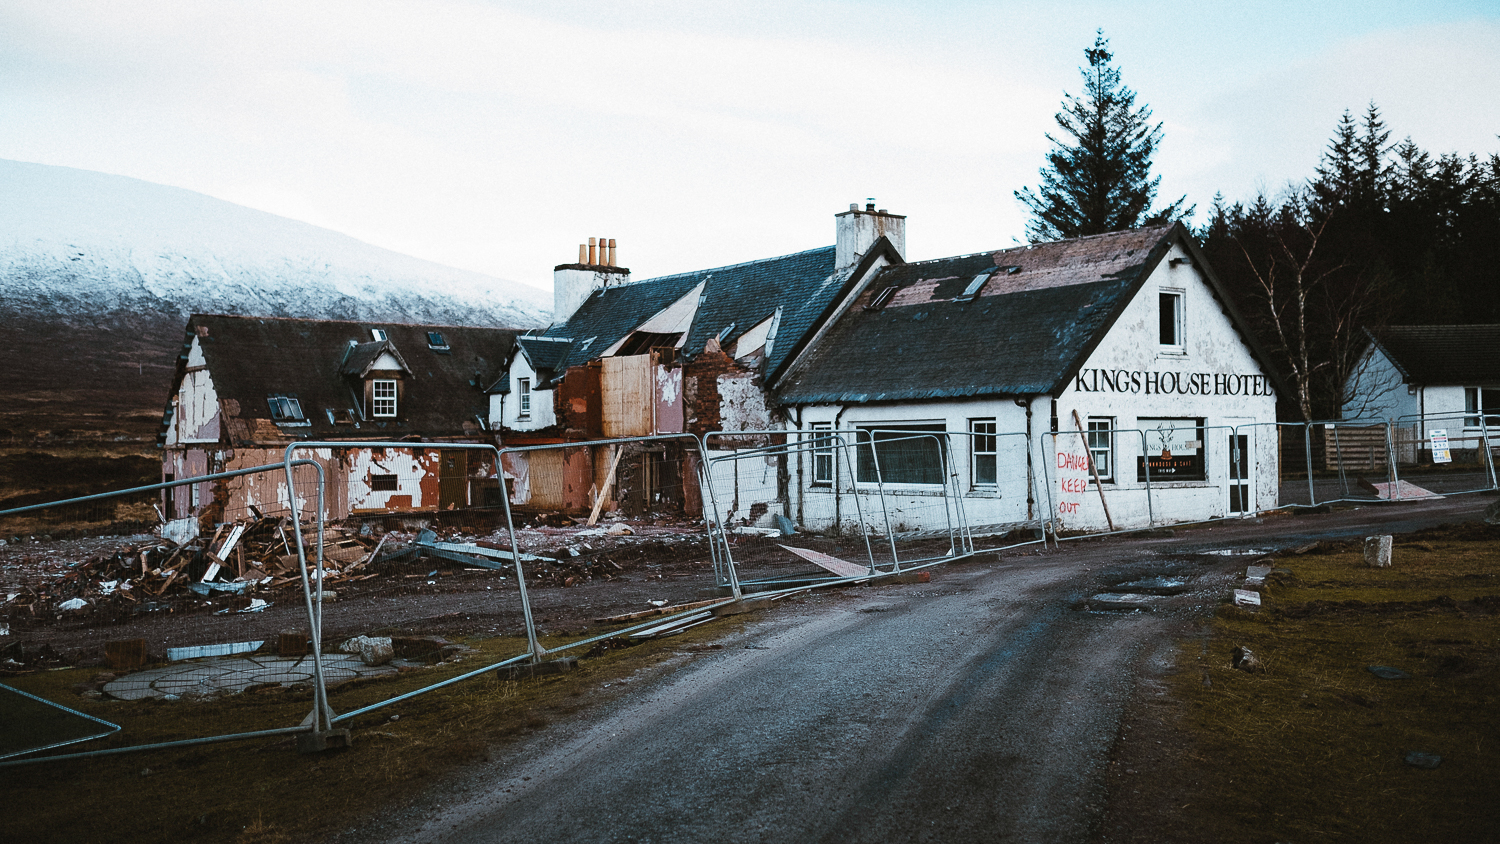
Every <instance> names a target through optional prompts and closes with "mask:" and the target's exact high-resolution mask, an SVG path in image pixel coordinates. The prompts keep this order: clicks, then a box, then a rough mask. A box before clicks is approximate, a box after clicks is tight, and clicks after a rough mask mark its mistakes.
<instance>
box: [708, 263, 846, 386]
mask: <svg viewBox="0 0 1500 844" xmlns="http://www.w3.org/2000/svg"><path fill="white" fill-rule="evenodd" d="M833 263H834V247H832V246H825V247H823V248H821V249H812V250H809V251H807V252H798V253H796V254H794V255H783V256H781V257H779V258H767V259H764V260H761V261H752V262H750V263H747V264H735V265H734V266H729V267H719V268H717V269H712V270H703V271H701V272H698V273H692V274H691V275H693V276H694V277H697V278H699V279H700V280H701V279H702V278H707V279H708V285H707V286H706V287H705V288H704V290H703V302H702V303H701V304H700V305H699V306H698V314H697V316H696V317H695V318H694V319H693V327H692V329H691V330H689V331H688V335H687V342H685V343H684V344H683V347H682V351H683V356H684V357H685V358H687V359H689V360H691V359H692V358H693V357H694V356H696V355H699V354H701V353H702V352H703V346H704V344H706V343H707V342H708V340H709V338H710V337H718V336H719V334H720V332H723V331H724V330H725V329H726V328H728V329H729V331H728V332H727V333H725V334H724V336H723V337H721V338H720V342H721V343H723V344H724V345H725V346H728V345H729V344H730V343H733V342H734V341H735V340H737V339H739V337H740V335H742V334H744V333H745V332H746V331H748V330H750V329H751V328H754V327H755V326H757V325H759V324H760V323H762V322H764V321H766V320H767V319H770V318H771V316H772V315H774V314H775V313H776V309H777V308H780V309H781V321H780V323H779V324H778V325H777V327H776V338H775V340H774V341H773V342H772V344H771V355H770V357H769V358H767V360H766V367H765V371H766V372H767V373H774V372H775V371H776V370H777V369H778V368H779V367H780V366H781V365H782V363H783V362H784V361H785V360H786V358H787V353H788V352H789V351H790V350H791V348H792V346H793V345H794V343H795V342H796V341H797V340H798V339H799V338H801V337H802V335H803V334H805V333H807V331H809V330H810V329H811V328H812V327H813V324H814V323H815V322H816V321H817V319H818V317H819V315H821V314H822V312H823V311H824V310H825V309H826V308H827V307H828V305H829V304H830V303H831V302H832V300H833V299H834V298H835V297H837V296H838V295H839V292H840V291H841V290H842V288H843V281H844V277H843V276H842V275H836V274H835V273H834V271H833V270H834V267H833ZM731 326H732V328H731Z"/></svg>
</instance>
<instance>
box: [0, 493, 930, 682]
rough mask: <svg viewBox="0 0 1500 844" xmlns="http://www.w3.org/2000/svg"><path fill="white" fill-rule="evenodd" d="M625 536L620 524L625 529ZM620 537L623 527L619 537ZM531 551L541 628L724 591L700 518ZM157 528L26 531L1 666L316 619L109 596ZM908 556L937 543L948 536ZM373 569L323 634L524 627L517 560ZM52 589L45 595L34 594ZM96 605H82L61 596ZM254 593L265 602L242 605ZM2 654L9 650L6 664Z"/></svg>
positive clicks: (286, 589)
mask: <svg viewBox="0 0 1500 844" xmlns="http://www.w3.org/2000/svg"><path fill="white" fill-rule="evenodd" d="M627 529H628V531H629V533H628V534H623V532H624V531H625V530H627ZM440 533H441V535H440V538H441V539H442V540H443V541H445V542H455V543H464V542H474V541H476V540H481V541H488V542H491V543H499V544H503V545H506V546H508V544H509V537H508V535H507V534H506V533H505V532H504V531H500V530H489V531H485V530H479V531H473V530H469V531H465V530H462V529H441V528H440ZM622 534H623V535H622ZM414 538H415V535H414V534H411V533H399V532H397V533H393V534H392V535H391V537H390V538H389V539H388V540H387V546H386V550H387V552H389V551H390V550H392V549H399V548H401V547H402V546H408V547H411V546H410V543H411V542H412V541H413V540H414ZM517 539H518V542H519V544H520V546H521V550H522V551H523V552H524V553H530V554H537V555H540V556H543V557H545V558H548V559H547V560H545V561H543V562H539V563H535V564H532V565H529V566H528V567H527V569H526V571H525V576H526V587H527V591H528V594H529V597H530V600H531V605H532V613H533V616H534V618H535V621H536V625H537V628H538V632H539V634H540V635H571V634H582V633H583V632H585V631H586V630H587V629H588V628H589V627H590V626H591V625H593V624H594V623H595V620H596V619H600V618H606V617H610V616H616V615H621V614H625V613H631V612H638V611H642V610H650V609H652V608H653V607H655V606H659V605H661V604H662V603H663V602H665V603H666V604H668V605H671V604H680V603H686V602H690V601H695V600H702V599H705V598H709V597H716V596H717V595H718V594H719V592H718V591H716V590H715V586H716V578H715V574H714V567H713V563H712V557H711V555H710V553H709V548H708V544H707V541H706V540H705V538H704V535H703V532H702V528H701V527H695V526H692V525H688V524H683V523H680V522H670V521H668V520H662V519H654V520H635V521H631V520H624V519H619V520H607V521H606V522H604V523H602V524H601V525H599V526H595V527H592V528H588V527H548V526H544V525H534V526H530V527H524V528H520V529H518V531H517ZM159 543H160V540H159V539H158V538H157V537H155V536H152V535H135V536H121V537H90V538H80V539H68V540H52V541H43V540H40V539H38V540H36V541H30V540H25V541H22V542H21V543H19V544H7V545H4V546H0V600H3V601H4V604H0V623H3V624H5V625H8V627H9V631H10V634H9V635H8V636H5V637H0V649H3V651H0V671H22V670H34V669H36V668H43V667H52V666H57V665H63V664H69V665H78V664H82V665H89V664H93V663H94V662H95V661H97V660H100V659H102V657H103V648H104V644H105V643H106V642H108V641H112V640H122V639H145V641H146V647H147V652H148V653H150V654H152V655H153V656H154V657H162V656H164V655H165V653H166V650H167V648H172V647H184V646H190V645H205V644H220V643H226V642H242V641H257V640H264V641H267V642H274V641H275V640H276V637H277V634H278V633H280V632H282V631H290V630H304V631H305V630H307V629H308V619H307V611H306V605H305V600H304V597H303V593H302V590H301V588H300V586H299V585H298V584H296V583H292V584H287V585H284V586H281V587H280V588H276V589H260V590H256V591H253V592H251V593H249V594H248V595H246V596H244V597H238V596H214V597H211V598H205V597H200V596H198V595H195V594H192V593H190V592H186V591H184V590H182V589H175V590H173V592H172V594H170V595H167V596H163V597H161V598H159V599H151V598H149V597H147V596H140V597H136V598H135V599H133V600H132V599H131V598H129V597H126V596H122V595H121V594H120V593H119V591H118V590H116V591H114V592H113V593H111V594H104V592H105V589H106V588H107V586H106V584H107V583H108V582H109V580H110V579H111V578H112V577H113V575H111V574H109V572H112V571H118V566H119V565H120V561H122V560H127V561H128V560H129V559H130V558H132V556H134V555H138V554H139V551H140V549H142V548H146V547H150V546H153V545H157V544H159ZM732 543H733V544H732V546H731V553H732V554H733V556H734V560H735V563H736V565H737V567H738V572H739V577H740V578H741V580H742V581H756V580H766V579H778V580H779V579H786V578H797V577H802V576H809V577H827V576H828V574H827V573H826V572H823V571H822V570H820V569H817V568H816V567H815V566H812V565H810V564H809V563H807V562H805V561H803V560H801V559H799V558H797V557H796V556H794V555H793V554H791V553H790V552H788V551H786V550H784V549H783V548H781V547H780V545H781V544H787V545H794V546H796V547H801V548H810V549H813V550H816V551H821V552H823V553H826V554H831V555H833V556H838V557H841V558H844V559H848V560H852V561H858V560H863V559H864V557H863V556H862V555H863V553H864V544H863V541H855V540H853V539H850V538H830V537H823V536H816V535H809V534H799V535H797V536H794V537H762V536H752V535H736V536H734V537H733V538H732ZM932 546H933V547H932V549H925V548H912V549H910V552H911V553H914V554H925V553H938V554H940V553H942V551H943V550H944V549H945V548H946V547H947V546H946V543H932ZM375 574H376V575H377V576H376V577H373V578H370V579H368V580H360V581H345V582H340V583H335V584H332V585H330V586H329V589H330V590H331V591H332V592H333V593H334V596H335V598H334V600H332V601H329V602H326V603H325V604H324V606H323V630H324V639H325V641H334V642H336V641H342V640H343V639H345V638H348V637H350V636H355V635H361V634H365V635H374V634H379V635H391V634H400V635H437V636H442V637H445V638H449V639H462V638H465V637H475V636H504V635H517V634H521V633H523V632H524V629H523V616H522V612H521V605H520V600H519V598H520V596H519V590H518V589H517V586H516V581H515V575H514V571H513V570H511V569H510V568H509V567H507V569H506V570H504V571H494V570H488V569H479V568H474V567H469V566H465V565H462V564H458V563H453V562H449V561H446V560H441V559H436V558H432V557H427V556H424V555H422V554H421V553H419V552H418V550H417V549H415V548H414V547H413V550H412V553H410V554H407V555H403V556H401V557H398V558H396V559H394V560H391V561H390V562H387V563H385V564H383V565H381V566H380V567H379V568H378V569H377V570H376V571H375ZM34 595H44V596H46V599H45V600H36V601H33V602H32V603H31V604H30V605H26V603H27V599H28V598H30V597H31V596H34ZM75 597H76V598H81V599H83V600H85V601H87V602H88V606H87V607H86V608H84V609H82V610H75V611H66V610H62V609H59V608H58V607H59V605H60V604H62V603H63V602H64V601H65V600H67V599H69V598H75ZM252 598H258V599H260V600H263V601H265V602H267V603H268V604H269V606H268V607H267V608H265V609H264V610H262V611H259V612H253V613H251V612H239V610H241V609H244V608H246V607H247V605H249V604H250V603H251V599H252ZM4 660H9V662H5V661H4Z"/></svg>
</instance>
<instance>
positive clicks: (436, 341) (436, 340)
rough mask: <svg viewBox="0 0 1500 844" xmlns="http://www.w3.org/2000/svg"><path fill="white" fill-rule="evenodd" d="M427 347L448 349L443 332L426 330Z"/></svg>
mask: <svg viewBox="0 0 1500 844" xmlns="http://www.w3.org/2000/svg"><path fill="white" fill-rule="evenodd" d="M427 348H429V349H440V350H444V351H446V350H447V349H448V341H447V340H446V339H444V337H443V332H441V331H429V332H427Z"/></svg>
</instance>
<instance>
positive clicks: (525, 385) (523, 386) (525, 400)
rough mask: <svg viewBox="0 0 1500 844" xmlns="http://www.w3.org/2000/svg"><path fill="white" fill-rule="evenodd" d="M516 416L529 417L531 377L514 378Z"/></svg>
mask: <svg viewBox="0 0 1500 844" xmlns="http://www.w3.org/2000/svg"><path fill="white" fill-rule="evenodd" d="M516 418H518V419H530V418H531V379H530V378H517V379H516Z"/></svg>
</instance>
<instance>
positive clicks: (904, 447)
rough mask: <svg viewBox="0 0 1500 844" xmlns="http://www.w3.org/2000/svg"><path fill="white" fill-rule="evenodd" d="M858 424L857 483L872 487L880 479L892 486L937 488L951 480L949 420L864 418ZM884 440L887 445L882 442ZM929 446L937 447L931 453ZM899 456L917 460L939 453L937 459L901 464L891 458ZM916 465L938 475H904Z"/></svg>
mask: <svg viewBox="0 0 1500 844" xmlns="http://www.w3.org/2000/svg"><path fill="white" fill-rule="evenodd" d="M854 428H855V437H856V440H855V442H856V443H857V446H856V451H855V455H856V456H855V467H854V476H855V482H856V483H857V484H859V485H861V486H867V487H868V486H873V485H874V484H875V483H876V482H877V480H878V481H879V482H880V483H882V484H884V485H885V487H886V488H888V489H889V488H895V489H910V490H936V489H942V488H943V486H944V484H945V483H946V482H947V478H948V468H949V467H948V459H949V458H948V431H947V424H946V422H944V421H943V420H936V421H932V420H929V421H921V422H918V421H910V422H908V421H892V422H861V423H859V424H856V425H855V426H854ZM882 443H886V445H884V446H882ZM892 447H894V448H895V450H896V451H897V454H896V455H892V454H891V453H890V452H891V449H892ZM929 448H935V449H937V450H936V452H934V453H931V454H929V453H927V452H926V449H929ZM883 451H884V452H886V453H885V454H884V455H882V454H881V452H883ZM902 452H904V454H902ZM897 456H899V457H908V458H915V459H916V460H922V459H924V458H927V457H932V456H935V457H936V458H937V462H936V463H934V464H920V463H912V464H908V465H906V466H898V465H895V464H894V463H893V462H892V460H891V458H892V457H897ZM877 464H878V468H879V473H878V475H877V472H876V468H877ZM913 466H915V467H916V469H915V472H916V473H918V474H930V475H932V477H933V478H935V479H933V480H922V481H913V480H907V479H904V476H909V475H910V474H912V471H913V469H912V467H913Z"/></svg>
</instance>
